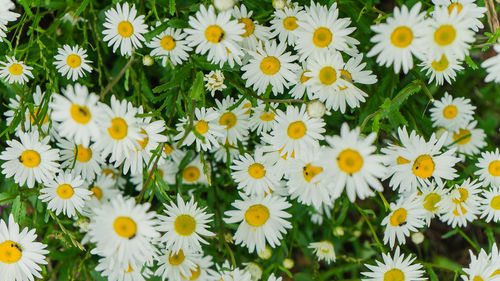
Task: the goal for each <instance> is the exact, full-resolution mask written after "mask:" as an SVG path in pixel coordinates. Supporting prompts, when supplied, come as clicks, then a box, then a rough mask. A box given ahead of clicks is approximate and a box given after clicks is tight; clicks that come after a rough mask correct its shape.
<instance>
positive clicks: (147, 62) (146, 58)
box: [142, 55, 154, 66]
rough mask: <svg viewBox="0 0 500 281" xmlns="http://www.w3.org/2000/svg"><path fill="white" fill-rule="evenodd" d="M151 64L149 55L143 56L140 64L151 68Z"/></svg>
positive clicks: (151, 59)
mask: <svg viewBox="0 0 500 281" xmlns="http://www.w3.org/2000/svg"><path fill="white" fill-rule="evenodd" d="M153 62H154V60H153V58H152V57H151V56H150V55H145V56H144V57H142V64H144V65H145V66H152V65H153Z"/></svg>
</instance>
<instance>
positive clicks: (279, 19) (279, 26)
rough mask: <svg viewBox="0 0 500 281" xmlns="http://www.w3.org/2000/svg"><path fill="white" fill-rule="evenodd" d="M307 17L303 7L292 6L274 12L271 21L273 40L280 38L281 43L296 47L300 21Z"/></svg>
mask: <svg viewBox="0 0 500 281" xmlns="http://www.w3.org/2000/svg"><path fill="white" fill-rule="evenodd" d="M304 15H305V11H303V10H302V6H299V5H292V6H288V7H284V8H283V9H281V10H276V11H274V15H273V19H272V20H271V38H273V37H276V36H278V39H279V41H280V42H286V43H287V44H288V45H290V46H294V45H295V42H296V41H297V35H296V32H297V29H298V28H299V23H298V19H299V18H302V17H303V16H304Z"/></svg>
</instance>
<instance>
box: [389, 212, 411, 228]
mask: <svg viewBox="0 0 500 281" xmlns="http://www.w3.org/2000/svg"><path fill="white" fill-rule="evenodd" d="M407 215H408V211H406V209H405V208H399V209H397V210H396V211H394V213H392V215H391V217H390V218H389V223H390V224H391V225H392V226H402V225H404V223H405V222H406V216H407Z"/></svg>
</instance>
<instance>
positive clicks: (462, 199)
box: [452, 187, 469, 204]
mask: <svg viewBox="0 0 500 281" xmlns="http://www.w3.org/2000/svg"><path fill="white" fill-rule="evenodd" d="M457 190H458V194H460V198H458V199H455V198H453V200H452V201H453V203H455V204H460V203H463V202H465V200H467V198H468V197H469V192H468V191H467V189H465V188H462V187H459V188H458V189H457Z"/></svg>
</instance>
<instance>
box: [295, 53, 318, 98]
mask: <svg viewBox="0 0 500 281" xmlns="http://www.w3.org/2000/svg"><path fill="white" fill-rule="evenodd" d="M307 72H309V70H308V69H307V63H306V62H303V63H302V66H301V67H300V68H299V69H297V70H295V71H294V74H295V81H296V83H295V85H294V86H293V88H291V89H290V92H289V93H290V95H291V96H292V97H293V98H294V99H302V97H304V94H307V98H309V99H313V98H314V92H313V91H311V86H310V85H305V83H306V82H307V81H308V80H309V79H311V77H309V76H306V75H305V74H306V73H307Z"/></svg>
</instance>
